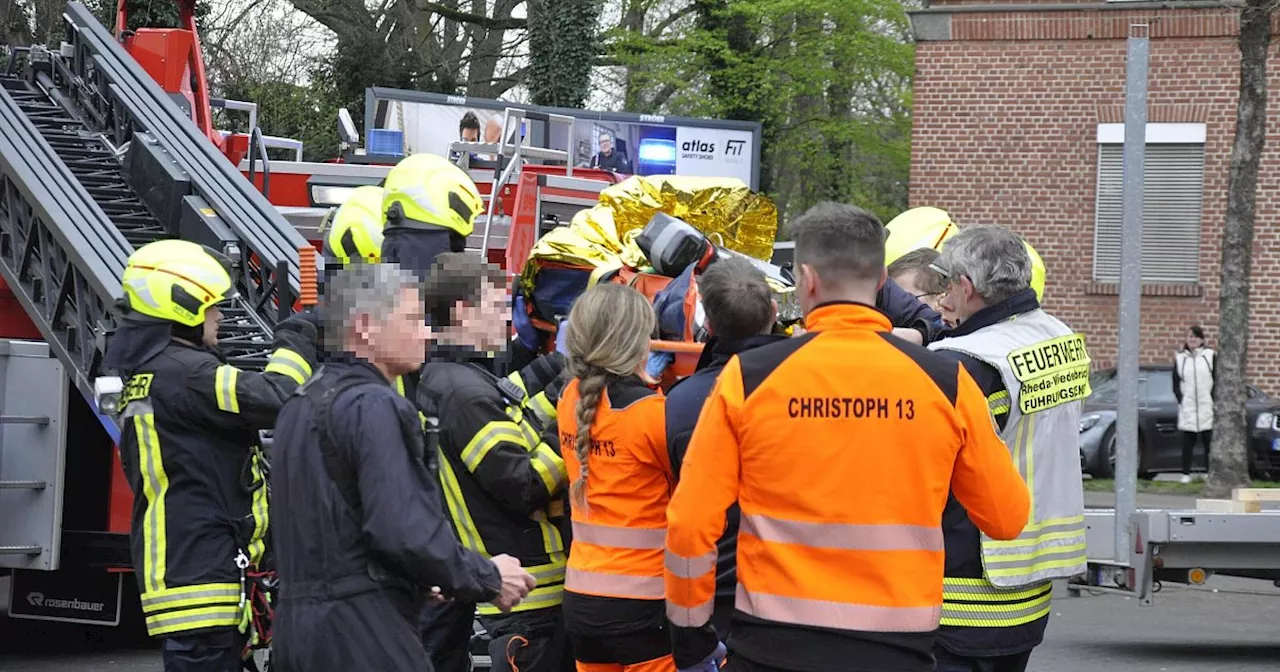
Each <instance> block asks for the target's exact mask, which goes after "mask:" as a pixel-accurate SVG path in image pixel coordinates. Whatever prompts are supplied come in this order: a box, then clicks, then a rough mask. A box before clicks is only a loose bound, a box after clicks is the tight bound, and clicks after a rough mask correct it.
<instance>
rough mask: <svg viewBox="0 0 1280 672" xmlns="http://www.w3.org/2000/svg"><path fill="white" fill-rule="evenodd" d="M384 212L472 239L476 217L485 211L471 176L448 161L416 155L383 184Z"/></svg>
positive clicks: (432, 155) (435, 156)
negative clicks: (470, 236)
mask: <svg viewBox="0 0 1280 672" xmlns="http://www.w3.org/2000/svg"><path fill="white" fill-rule="evenodd" d="M384 186H385V189H386V191H385V192H384V194H383V200H382V211H383V212H384V213H387V216H388V218H392V217H394V218H397V219H398V218H404V219H405V220H409V221H411V222H418V223H422V224H431V225H435V226H440V227H443V228H445V229H449V230H451V231H454V232H455V233H457V234H459V235H461V236H469V235H471V231H472V229H473V228H474V225H475V221H476V215H478V214H480V212H481V211H482V210H483V209H484V201H483V200H481V198H480V191H479V190H478V189H476V185H475V182H472V181H471V176H470V175H468V174H467V173H466V171H464V170H462V169H461V168H459V167H457V166H455V165H453V164H452V163H449V160H448V159H445V158H444V157H442V156H437V155H435V154H414V155H412V156H409V157H406V158H405V159H403V160H401V161H400V163H398V164H396V166H395V168H392V169H391V172H389V173H387V179H386V182H384Z"/></svg>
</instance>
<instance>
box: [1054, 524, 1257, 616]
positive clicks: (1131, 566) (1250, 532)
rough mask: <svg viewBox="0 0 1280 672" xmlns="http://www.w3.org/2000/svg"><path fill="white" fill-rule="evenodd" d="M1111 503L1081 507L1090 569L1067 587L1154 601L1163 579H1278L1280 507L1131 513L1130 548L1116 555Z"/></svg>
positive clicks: (1193, 581) (1146, 602)
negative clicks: (1254, 510) (1103, 506)
mask: <svg viewBox="0 0 1280 672" xmlns="http://www.w3.org/2000/svg"><path fill="white" fill-rule="evenodd" d="M1115 524H1116V514H1115V510H1114V509H1092V510H1089V511H1087V512H1085V525H1086V527H1087V529H1086V537H1085V541H1086V544H1087V554H1088V559H1089V569H1088V572H1087V574H1086V575H1085V578H1084V580H1083V581H1081V582H1079V583H1074V584H1072V585H1071V586H1069V587H1068V591H1069V592H1070V593H1071V594H1072V595H1079V593H1080V591H1081V590H1089V591H1093V592H1096V591H1103V592H1112V593H1117V594H1122V595H1126V596H1129V597H1135V598H1137V599H1138V601H1139V604H1141V605H1143V606H1151V604H1152V603H1153V601H1154V597H1155V594H1156V593H1158V592H1160V587H1161V585H1162V584H1163V583H1164V582H1170V583H1180V584H1186V585H1203V584H1204V582H1205V581H1206V580H1208V578H1209V577H1210V576H1213V575H1214V574H1221V575H1223V576H1236V577H1244V578H1251V579H1261V580H1265V581H1271V582H1273V583H1275V584H1276V585H1280V511H1262V512H1257V513H1216V512H1210V511H1197V510H1166V509H1140V510H1138V511H1135V512H1134V513H1133V515H1131V516H1130V517H1129V530H1128V537H1129V539H1130V544H1129V546H1128V547H1126V548H1123V549H1119V550H1120V552H1119V554H1117V553H1116V550H1117V549H1116V546H1115V539H1116V530H1115Z"/></svg>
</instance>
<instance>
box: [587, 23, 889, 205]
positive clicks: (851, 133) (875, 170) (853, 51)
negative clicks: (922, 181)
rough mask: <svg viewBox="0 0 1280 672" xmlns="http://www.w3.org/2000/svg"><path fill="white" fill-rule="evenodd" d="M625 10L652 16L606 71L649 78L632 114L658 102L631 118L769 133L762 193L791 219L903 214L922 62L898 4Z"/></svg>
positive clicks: (622, 42) (615, 31)
mask: <svg viewBox="0 0 1280 672" xmlns="http://www.w3.org/2000/svg"><path fill="white" fill-rule="evenodd" d="M628 5H629V7H634V6H639V7H640V8H641V9H642V10H645V11H641V12H633V15H637V16H638V20H636V17H633V20H630V21H628V19H627V14H626V12H625V11H624V19H623V21H622V22H620V23H619V25H618V26H617V27H615V28H612V29H611V30H609V31H606V33H605V35H604V37H605V41H604V44H605V46H606V56H605V58H604V62H605V64H607V65H613V66H619V67H623V68H625V69H627V70H628V71H631V72H636V73H641V75H640V76H638V77H632V78H629V79H628V80H627V86H626V88H625V98H626V100H627V102H628V104H629V105H628V109H631V108H630V103H632V102H643V101H646V100H653V99H655V98H656V99H658V100H660V101H661V102H660V103H659V105H656V106H654V107H651V108H650V109H643V107H641V108H640V109H631V111H638V112H667V113H677V114H688V115H692V116H709V117H717V118H723V119H737V120H742V121H758V122H760V123H761V125H762V144H763V147H762V155H761V178H760V187H761V189H762V190H764V191H767V192H769V193H770V194H771V195H772V196H773V197H774V198H775V199H777V201H778V203H779V206H780V207H781V209H782V210H783V212H784V214H785V213H787V212H793V211H800V210H803V209H804V208H806V207H808V206H810V205H812V204H814V203H816V202H818V201H821V200H826V199H831V200H839V201H844V202H851V203H856V204H858V205H861V206H863V207H866V208H867V209H869V210H871V211H873V212H875V213H876V214H878V215H880V216H881V217H882V218H889V217H892V216H894V215H896V214H898V213H899V212H900V211H901V210H903V209H905V207H906V202H907V193H906V191H907V173H908V168H909V161H910V131H911V125H910V105H911V98H910V83H911V80H910V77H911V73H912V69H913V50H912V47H911V44H910V42H909V39H908V33H907V19H906V13H905V12H904V10H903V7H902V5H901V4H900V3H899V2H897V0H843V1H842V2H838V3H837V2H826V1H819V0H734V1H730V0H686V1H685V2H680V3H672V2H654V1H652V0H650V1H649V2H644V0H629V3H628ZM665 30H673V31H674V32H676V35H675V36H673V35H671V34H668V33H663V32H661V31H665ZM637 89H639V90H637ZM655 108H656V109H655Z"/></svg>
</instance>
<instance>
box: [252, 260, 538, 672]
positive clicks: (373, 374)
mask: <svg viewBox="0 0 1280 672" xmlns="http://www.w3.org/2000/svg"><path fill="white" fill-rule="evenodd" d="M322 314H323V315H324V316H325V322H326V324H325V327H324V332H325V346H326V351H327V352H330V353H334V355H333V357H332V359H331V360H329V361H326V363H325V365H324V366H323V367H322V368H321V369H320V370H319V371H317V372H316V375H315V377H314V378H313V379H312V380H311V381H309V383H308V384H307V385H305V386H303V387H302V388H301V389H299V391H298V394H297V395H295V396H294V397H293V398H292V399H290V400H289V402H288V403H286V404H285V406H284V408H283V409H282V411H281V413H280V418H279V421H278V422H277V423H276V438H275V451H276V456H277V457H276V459H277V462H278V468H277V470H276V472H275V473H276V479H275V481H274V483H273V487H274V489H275V502H274V507H275V508H274V511H275V516H276V521H277V522H276V525H275V540H276V545H277V549H278V550H277V553H278V558H279V564H280V576H281V595H282V597H281V601H280V606H279V608H278V609H277V616H276V632H275V657H274V660H273V662H274V664H275V666H276V668H277V669H279V670H280V671H281V672H325V671H326V670H334V671H338V670H355V669H361V670H380V671H384V672H397V671H402V672H421V671H423V670H426V671H428V672H430V671H431V670H432V669H433V668H432V665H431V662H430V659H429V658H428V656H427V652H426V651H425V650H424V649H423V645H422V641H421V639H420V638H419V635H418V632H417V628H416V621H417V618H418V615H419V614H420V613H421V611H422V608H423V606H424V604H425V598H426V597H427V596H428V595H437V596H439V597H440V598H441V599H454V600H459V601H462V602H471V601H489V602H492V603H493V604H495V605H497V606H498V607H499V608H500V609H503V610H507V609H510V608H512V607H514V606H515V605H517V604H519V602H520V600H521V598H523V597H524V596H525V595H526V594H527V593H528V591H529V590H530V589H531V588H532V587H533V584H534V580H533V577H532V576H531V575H530V574H529V573H528V572H526V571H524V570H523V569H521V568H520V563H519V561H518V560H516V559H515V558H512V557H510V556H506V555H497V556H495V557H493V558H492V559H490V558H486V557H484V556H481V555H479V554H477V553H474V552H472V551H469V550H467V549H465V548H463V547H462V546H461V545H460V544H459V543H458V539H457V537H456V536H454V533H453V530H452V529H451V528H450V526H449V523H448V518H447V517H446V516H445V514H444V511H443V510H442V504H441V503H442V501H443V497H442V496H441V494H440V492H439V491H438V489H437V487H438V486H437V485H436V482H435V479H434V478H433V477H432V475H431V474H430V472H429V467H428V463H429V462H430V461H431V460H430V456H431V455H433V454H434V450H435V449H434V446H432V445H431V442H430V437H431V436H432V434H425V435H424V433H423V431H422V425H421V424H420V421H419V418H418V414H417V412H416V410H415V409H414V407H413V404H412V403H411V402H409V401H408V400H407V399H405V398H404V397H402V396H401V395H399V394H398V393H397V392H396V391H395V390H394V389H393V388H392V385H391V381H392V380H394V379H395V378H396V377H397V376H400V375H404V374H405V373H408V372H409V371H413V370H415V369H417V368H418V367H419V366H421V364H422V360H423V355H424V353H425V351H426V338H427V336H428V333H429V332H428V330H427V327H426V325H425V316H424V314H423V309H422V300H421V293H420V291H419V289H418V288H417V282H416V278H415V277H414V276H413V274H411V273H408V272H406V271H401V270H400V269H398V268H396V267H395V266H394V265H391V264H361V265H357V266H351V267H348V268H345V269H343V270H341V271H339V272H338V273H336V274H335V275H334V276H333V278H332V279H331V282H330V287H329V288H328V290H327V292H326V293H325V296H324V304H323V306H322Z"/></svg>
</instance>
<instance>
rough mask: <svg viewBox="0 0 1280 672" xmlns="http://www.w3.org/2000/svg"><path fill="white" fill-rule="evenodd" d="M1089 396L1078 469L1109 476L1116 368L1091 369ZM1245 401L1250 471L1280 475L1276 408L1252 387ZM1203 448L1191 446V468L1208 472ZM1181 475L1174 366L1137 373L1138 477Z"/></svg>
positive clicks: (1113, 439)
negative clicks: (1193, 452) (1194, 451)
mask: <svg viewBox="0 0 1280 672" xmlns="http://www.w3.org/2000/svg"><path fill="white" fill-rule="evenodd" d="M1089 385H1090V387H1092V388H1093V393H1092V394H1091V395H1090V396H1089V398H1088V399H1087V400H1086V401H1085V404H1084V413H1083V414H1082V415H1081V416H1080V466H1081V468H1082V469H1083V470H1084V471H1085V472H1086V473H1089V474H1092V475H1093V476H1094V478H1111V477H1112V476H1113V475H1114V474H1115V463H1116V433H1115V422H1116V408H1117V406H1118V404H1119V401H1118V399H1119V397H1118V393H1119V381H1118V380H1117V379H1116V370H1115V369H1101V370H1099V371H1095V372H1094V373H1093V375H1092V376H1090V378H1089ZM1246 387H1247V389H1248V393H1249V399H1248V401H1246V402H1245V409H1246V410H1247V412H1248V415H1249V433H1250V436H1251V440H1250V442H1249V468H1250V471H1251V472H1252V473H1253V474H1254V475H1255V476H1258V477H1262V478H1270V477H1272V476H1273V475H1280V407H1278V406H1277V404H1276V402H1275V401H1274V400H1272V399H1271V398H1270V397H1268V396H1267V395H1265V394H1263V393H1262V392H1261V391H1260V390H1258V389H1257V388H1256V387H1253V386H1252V385H1248V386H1246ZM1207 467H1208V465H1207V464H1205V462H1204V449H1203V448H1202V447H1197V448H1196V454H1195V458H1194V461H1193V462H1192V469H1193V470H1197V469H1207ZM1181 471H1182V432H1180V431H1179V430H1178V399H1177V397H1175V396H1174V394H1173V365H1171V364H1169V365H1144V366H1141V367H1139V369H1138V475H1139V476H1141V477H1144V478H1146V477H1149V476H1150V475H1152V474H1155V473H1160V472H1181Z"/></svg>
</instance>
